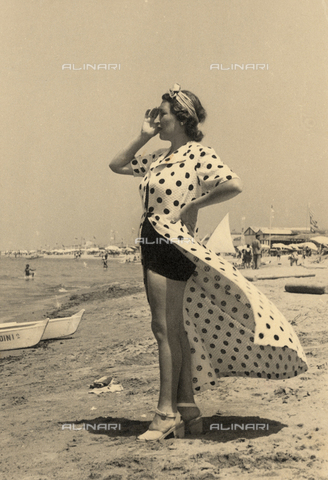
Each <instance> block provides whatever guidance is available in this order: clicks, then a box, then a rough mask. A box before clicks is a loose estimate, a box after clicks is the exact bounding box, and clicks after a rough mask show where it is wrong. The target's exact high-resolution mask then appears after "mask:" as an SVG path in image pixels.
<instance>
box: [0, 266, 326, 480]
mask: <svg viewBox="0 0 328 480" xmlns="http://www.w3.org/2000/svg"><path fill="white" fill-rule="evenodd" d="M283 260H284V262H282V263H283V264H282V265H277V263H276V259H275V261H272V262H271V263H267V264H266V265H263V266H262V267H261V269H260V270H258V271H254V270H242V273H244V274H245V275H246V276H248V277H250V278H251V279H253V281H254V282H255V284H256V286H257V287H258V288H259V289H260V290H261V291H262V292H263V293H264V294H265V295H267V296H268V298H269V299H271V300H272V301H273V302H274V303H275V304H276V305H277V307H278V308H279V309H280V310H281V311H282V312H283V313H284V315H285V316H286V318H287V319H288V321H289V322H291V323H292V324H293V326H294V329H295V331H296V333H297V334H298V336H299V338H300V340H301V343H302V346H303V348H304V350H305V352H306V355H307V359H308V364H309V370H308V371H307V372H306V374H304V375H301V376H299V377H296V378H293V379H290V380H276V381H274V380H272V381H267V380H263V379H247V378H245V379H244V378H223V379H222V380H221V381H220V388H218V389H215V390H211V391H206V392H204V393H203V394H200V395H198V396H197V397H196V400H197V403H198V405H199V406H200V408H201V410H202V413H203V416H204V432H203V434H202V435H198V436H191V435H186V437H185V438H184V439H173V438H172V439H167V440H165V441H162V442H156V443H140V442H137V441H136V435H138V434H140V433H142V432H144V431H145V430H146V429H147V426H148V424H149V422H150V421H151V419H152V416H153V412H152V411H153V410H154V408H155V407H156V402H157V396H158V389H159V372H158V357H157V347H156V344H155V341H154V339H153V336H152V333H151V329H150V312H149V308H148V304H147V300H146V296H145V293H144V290H143V285H142V282H131V283H121V284H117V283H116V284H114V285H108V286H103V287H102V288H98V289H97V290H94V291H90V290H88V291H87V292H83V291H79V292H77V293H76V294H74V295H72V294H70V295H67V298H66V299H65V301H63V303H62V306H61V307H60V309H58V310H56V311H44V312H43V313H42V315H41V317H40V312H38V313H37V319H41V318H46V317H47V316H50V317H52V318H54V317H56V316H67V315H71V314H73V313H76V312H77V311H78V310H80V309H81V308H84V309H85V314H84V317H83V319H82V322H81V325H80V327H79V329H78V331H77V332H76V333H75V334H74V335H73V336H72V337H70V338H66V339H64V340H53V341H46V342H42V343H41V344H39V345H38V346H37V347H34V348H31V349H25V350H19V351H14V352H4V353H3V354H2V356H1V374H0V375H1V383H2V389H1V400H0V404H1V409H2V412H3V422H2V435H1V454H0V455H1V457H0V458H1V463H2V467H1V469H2V472H3V473H2V477H1V478H3V479H4V480H12V479H14V480H18V479H22V480H52V479H60V480H65V479H69V480H84V479H101V480H105V479H115V480H119V479H122V480H123V479H148V478H149V479H167V478H179V479H180V478H181V479H188V480H189V479H195V480H196V479H197V480H198V479H202V480H205V479H224V478H227V479H232V480H235V479H237V480H239V479H244V478H245V479H246V478H247V479H252V480H254V479H268V478H274V479H277V480H280V479H281V480H282V479H284V480H289V479H298V480H299V479H307V480H324V479H326V478H327V473H326V472H327V470H328V465H327V461H328V454H327V447H326V445H327V424H328V414H327V408H326V406H327V396H328V374H327V366H328V361H327V354H328V331H327V325H326V321H327V320H326V318H327V313H328V294H323V295H314V294H297V293H287V292H286V291H285V285H286V284H287V283H292V282H293V283H296V282H299V283H301V284H307V285H327V286H328V259H327V258H325V259H323V260H322V261H321V262H320V263H315V258H312V259H307V260H306V261H305V263H304V265H303V266H294V267H290V266H289V265H288V264H287V262H286V259H283ZM296 275H297V276H299V275H312V276H308V277H304V278H295V276H296ZM313 275H315V276H313ZM256 277H257V278H256ZM261 277H265V278H266V279H263V278H262V279H261ZM268 277H271V278H268ZM272 277H274V278H272ZM282 277H285V278H282ZM29 319H30V320H31V319H32V318H31V317H29ZM104 376H109V377H112V378H113V379H114V381H115V383H116V384H119V385H121V386H122V387H123V389H122V390H120V391H117V392H106V393H102V394H100V395H97V394H94V393H90V392H94V391H95V389H90V385H91V384H92V383H93V382H94V380H96V379H99V378H101V377H104ZM236 425H237V426H236ZM240 426H243V427H242V428H243V430H242V429H241V427H240Z"/></svg>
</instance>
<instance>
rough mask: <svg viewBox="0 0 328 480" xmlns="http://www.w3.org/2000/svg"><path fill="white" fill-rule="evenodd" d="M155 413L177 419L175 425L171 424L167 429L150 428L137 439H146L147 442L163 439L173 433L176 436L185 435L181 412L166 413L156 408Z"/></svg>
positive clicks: (181, 436)
mask: <svg viewBox="0 0 328 480" xmlns="http://www.w3.org/2000/svg"><path fill="white" fill-rule="evenodd" d="M155 413H156V414H157V415H159V416H160V417H162V418H163V419H165V418H172V419H175V420H174V423H173V425H171V426H170V427H169V428H168V429H167V430H165V431H161V430H151V429H148V430H147V431H146V432H145V433H143V434H142V435H139V437H137V440H141V441H146V442H149V441H155V440H163V439H164V438H166V437H168V436H169V435H170V434H171V433H173V435H174V438H183V437H184V422H183V421H182V420H181V415H180V413H179V412H178V413H164V412H161V411H160V410H158V409H156V410H155Z"/></svg>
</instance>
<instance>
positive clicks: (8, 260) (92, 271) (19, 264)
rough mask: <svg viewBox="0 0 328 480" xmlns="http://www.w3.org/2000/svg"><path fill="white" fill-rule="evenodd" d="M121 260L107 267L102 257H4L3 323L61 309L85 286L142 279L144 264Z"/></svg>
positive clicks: (0, 269) (0, 277) (0, 283)
mask: <svg viewBox="0 0 328 480" xmlns="http://www.w3.org/2000/svg"><path fill="white" fill-rule="evenodd" d="M121 262H122V260H120V259H118V258H110V259H109V260H108V268H104V267H103V263H102V260H101V258H100V257H93V256H90V257H88V256H85V257H81V258H79V259H74V258H67V257H62V256H58V257H56V258H53V257H42V258H37V259H34V260H28V259H26V258H24V257H17V258H14V257H4V256H0V323H5V322H13V321H15V318H16V317H18V316H20V317H21V316H22V315H24V320H26V321H29V314H31V312H33V313H35V312H36V311H39V310H40V312H41V310H44V309H45V308H46V309H50V310H51V309H57V308H60V306H61V305H62V303H63V302H64V301H66V300H67V296H68V295H69V294H73V293H76V292H78V291H79V290H81V289H83V290H85V289H90V291H91V290H95V289H97V288H98V287H102V286H106V285H110V284H112V283H114V282H119V283H124V282H133V281H140V282H141V281H142V267H141V265H140V263H132V262H131V263H130V262H129V263H121ZM26 264H29V265H30V268H31V269H33V270H34V274H35V275H34V278H33V279H31V278H29V280H26V278H25V273H24V270H25V266H26ZM41 318H42V317H40V319H41Z"/></svg>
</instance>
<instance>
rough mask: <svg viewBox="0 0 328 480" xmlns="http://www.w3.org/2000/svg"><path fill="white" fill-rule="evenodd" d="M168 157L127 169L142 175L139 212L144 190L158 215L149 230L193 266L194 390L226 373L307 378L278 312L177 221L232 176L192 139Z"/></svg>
mask: <svg viewBox="0 0 328 480" xmlns="http://www.w3.org/2000/svg"><path fill="white" fill-rule="evenodd" d="M166 152H167V149H165V150H160V151H158V152H155V154H153V155H148V156H139V157H136V158H134V159H133V160H132V162H131V166H132V168H133V171H134V175H135V176H142V177H143V178H142V182H141V185H142V188H141V189H140V194H141V197H142V201H143V205H144V207H145V195H146V194H145V192H146V188H145V187H146V185H149V191H151V192H152V194H151V195H149V205H148V212H151V213H152V214H155V215H156V222H155V223H154V227H155V228H156V230H157V231H158V233H160V234H161V235H163V236H166V237H167V238H170V239H171V241H172V242H173V243H175V245H176V247H177V248H179V249H180V250H181V251H182V252H183V253H184V254H185V255H186V257H188V258H189V259H190V260H191V261H193V262H194V263H195V264H196V270H195V272H194V274H193V275H192V276H191V277H190V279H189V280H188V282H187V285H186V290H185V298H184V321H185V330H186V332H187V334H188V339H189V343H190V348H191V359H192V383H193V389H194V392H195V393H197V392H201V391H204V390H206V389H208V388H213V386H215V385H216V384H217V382H216V380H215V379H217V378H221V377H226V376H246V377H254V378H266V379H286V378H292V377H295V376H296V375H299V374H301V373H304V372H305V371H306V370H307V364H306V358H305V354H304V352H303V350H302V347H301V345H300V343H299V340H298V338H297V336H296V334H295V332H294V330H293V328H292V326H291V325H290V324H289V323H288V321H287V320H286V319H285V318H284V316H283V315H282V313H281V312H280V311H279V310H278V309H277V308H276V307H275V306H274V305H273V304H272V302H271V301H270V300H268V299H267V298H266V297H265V296H264V295H263V294H262V293H261V292H260V291H259V290H258V289H257V288H256V287H255V286H254V285H253V284H252V283H250V282H248V281H247V280H246V279H245V278H244V276H243V275H242V274H241V273H240V272H239V271H238V270H237V269H236V268H235V267H233V265H232V264H230V263H229V262H228V261H225V260H224V259H222V258H221V257H218V256H217V255H215V254H213V253H212V252H210V251H208V250H207V249H206V247H204V246H203V245H201V244H200V243H199V242H196V241H195V240H194V239H193V238H192V237H191V236H190V235H189V233H188V231H187V230H186V228H185V227H184V225H183V224H182V223H181V222H180V221H178V220H177V216H178V215H179V212H180V209H181V208H183V206H184V205H186V204H188V203H190V202H191V201H192V200H193V199H195V198H199V197H200V196H202V195H204V194H206V193H207V192H209V191H211V190H212V189H213V188H214V187H215V186H216V185H218V184H220V183H221V182H225V181H229V179H230V178H238V177H237V175H235V174H234V173H233V172H232V171H231V170H230V168H229V167H227V166H226V165H224V164H223V163H222V162H221V160H220V159H219V157H218V156H217V155H216V153H215V152H214V150H213V149H212V148H210V147H204V146H203V145H201V144H198V143H197V142H190V143H187V144H186V145H184V146H182V147H180V148H179V149H178V150H177V151H176V152H174V154H173V155H171V156H170V159H169V161H168V160H167V159H164V157H165V154H166ZM141 168H143V170H144V172H143V171H142V170H141ZM172 173H174V175H172ZM146 213H147V212H146V211H145V212H144V214H143V217H142V221H143V219H144V217H145V215H146ZM168 232H169V233H168Z"/></svg>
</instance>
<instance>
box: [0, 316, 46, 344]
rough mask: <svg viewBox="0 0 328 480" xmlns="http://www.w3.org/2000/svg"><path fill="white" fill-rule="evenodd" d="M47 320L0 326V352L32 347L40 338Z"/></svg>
mask: <svg viewBox="0 0 328 480" xmlns="http://www.w3.org/2000/svg"><path fill="white" fill-rule="evenodd" d="M48 323H49V320H48V319H47V320H41V321H39V322H29V323H3V324H1V325H0V351H5V350H16V349H17V348H27V347H33V346H34V345H36V344H37V343H39V341H40V340H41V338H42V335H43V334H44V332H45V329H46V328H47V325H48Z"/></svg>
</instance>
